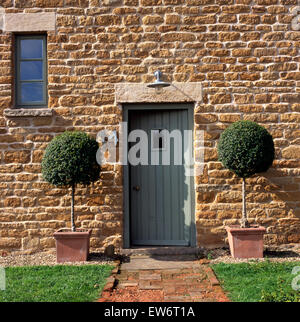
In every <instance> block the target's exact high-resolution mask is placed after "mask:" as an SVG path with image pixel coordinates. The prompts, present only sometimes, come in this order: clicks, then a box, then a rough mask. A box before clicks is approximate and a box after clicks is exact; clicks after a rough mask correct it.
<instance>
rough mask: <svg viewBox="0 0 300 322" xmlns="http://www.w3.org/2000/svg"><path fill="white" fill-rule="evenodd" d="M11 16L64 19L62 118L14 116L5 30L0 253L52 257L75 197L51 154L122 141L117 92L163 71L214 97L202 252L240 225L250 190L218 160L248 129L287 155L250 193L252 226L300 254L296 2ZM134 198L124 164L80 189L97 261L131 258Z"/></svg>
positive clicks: (212, 0)
mask: <svg viewBox="0 0 300 322" xmlns="http://www.w3.org/2000/svg"><path fill="white" fill-rule="evenodd" d="M0 5H1V6H2V7H4V8H5V12H6V14H16V13H22V14H25V13H31V14H32V13H35V14H37V15H38V14H39V13H45V12H47V13H49V12H50V13H51V12H52V13H55V19H56V23H55V28H54V30H51V28H49V29H50V30H49V29H47V30H45V32H47V35H48V37H47V40H48V48H47V52H48V83H49V85H48V93H49V106H48V107H49V109H50V111H49V110H47V111H44V113H41V112H35V111H33V112H32V111H25V112H24V111H21V112H20V111H11V109H12V108H13V107H14V105H13V104H14V103H13V95H14V93H13V81H14V77H13V72H14V68H13V48H14V45H13V44H14V33H13V32H11V31H9V32H8V31H7V32H5V31H3V32H1V31H0V193H1V199H0V250H3V251H20V250H21V251H23V252H24V251H27V252H31V251H37V250H42V249H43V250H53V249H54V247H55V241H54V239H53V237H52V235H53V232H54V231H55V230H57V229H58V228H61V227H67V226H69V219H70V215H69V212H70V208H69V207H70V193H69V191H67V190H63V189H57V188H55V187H53V186H50V185H48V184H46V183H45V182H43V181H42V178H41V174H40V161H41V158H42V155H43V151H44V149H45V147H46V146H47V144H48V142H49V141H50V140H51V139H52V138H53V137H54V136H55V135H57V134H59V133H61V132H63V131H65V130H73V129H76V130H83V131H85V132H87V133H90V134H92V135H96V133H97V132H98V131H99V130H101V129H103V128H109V129H115V128H116V127H117V125H118V124H119V122H120V121H122V106H121V105H120V104H119V102H118V101H117V99H116V97H118V95H117V93H116V90H115V88H118V86H115V85H116V84H118V83H148V82H152V81H153V72H154V71H155V70H157V69H160V70H161V71H162V72H163V74H164V76H165V80H166V81H169V82H173V83H176V82H180V83H189V84H193V83H197V84H199V83H201V84H202V89H203V100H202V101H199V102H197V104H196V108H195V129H196V130H204V131H205V166H204V173H203V175H202V176H197V177H196V178H195V183H196V187H195V190H196V196H195V197H196V226H197V241H198V245H199V246H214V245H223V244H224V237H225V235H226V233H225V229H224V226H225V225H226V224H232V223H238V220H239V218H240V216H241V207H242V205H241V181H240V180H239V179H237V178H236V177H234V176H233V175H232V173H230V172H229V171H227V170H224V168H223V167H222V165H221V164H220V163H219V162H217V152H216V142H217V139H218V137H219V135H220V133H221V132H222V131H223V130H224V129H225V128H226V127H227V126H229V124H230V123H232V122H234V121H237V120H240V119H245V120H253V121H256V122H258V123H259V124H261V125H263V126H264V127H266V128H267V129H268V130H269V131H270V132H271V134H272V135H273V138H274V141H275V145H276V161H275V162H274V164H273V167H272V168H271V169H270V170H269V171H268V172H267V173H265V174H262V175H260V176H255V177H253V178H251V179H249V180H248V182H249V185H248V187H247V190H248V197H247V201H248V213H249V217H250V221H251V222H253V223H254V222H255V223H259V224H261V225H263V226H265V227H266V228H267V235H266V236H265V242H266V243H269V244H278V243H288V242H300V233H299V232H300V200H299V196H300V193H299V192H300V191H299V190H300V189H299V185H300V170H299V166H300V138H299V135H300V127H299V122H300V104H299V98H300V92H299V89H298V85H299V82H300V71H299V61H300V60H299V46H300V32H298V31H294V30H292V28H291V22H292V19H293V18H294V16H293V14H292V9H293V8H294V7H295V6H296V5H297V1H296V0H253V1H251V0H187V1H183V0H103V1H101V0H26V1H25V0H14V1H12V0H2V1H1V2H0ZM10 19H11V18H10ZM23 27H24V31H27V32H28V26H25V24H23ZM26 28H27V29H26ZM41 29H42V27H41ZM17 31H20V30H19V29H18V30H17ZM41 31H43V30H41ZM166 90H167V89H166ZM51 110H52V111H51ZM122 198H123V186H122V168H121V166H120V165H106V166H104V167H103V169H102V173H101V180H100V181H99V182H97V183H96V184H94V185H92V186H90V187H89V188H83V187H81V188H79V189H78V191H77V196H76V213H77V220H76V221H77V226H78V227H82V228H86V227H90V228H92V229H93V233H92V239H91V246H92V249H93V250H99V249H102V248H103V247H104V246H105V245H108V244H109V243H114V244H115V245H116V246H121V245H122V234H123V201H122Z"/></svg>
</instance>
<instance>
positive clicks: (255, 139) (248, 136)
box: [218, 120, 275, 228]
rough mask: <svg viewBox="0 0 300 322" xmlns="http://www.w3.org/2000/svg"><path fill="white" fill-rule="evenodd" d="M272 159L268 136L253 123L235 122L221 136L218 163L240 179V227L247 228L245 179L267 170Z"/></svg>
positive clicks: (272, 152) (270, 141)
mask: <svg viewBox="0 0 300 322" xmlns="http://www.w3.org/2000/svg"><path fill="white" fill-rule="evenodd" d="M274 156H275V149H274V142H273V138H272V136H271V134H270V133H269V132H268V131H267V130H266V129H265V128H264V127H262V126H260V125H259V124H257V123H255V122H252V121H245V120H242V121H238V122H235V123H233V124H231V125H230V126H229V127H228V128H227V129H226V130H224V132H223V133H222V134H221V136H220V140H219V144H218V158H219V161H221V162H222V164H223V165H224V167H225V168H227V169H229V170H230V171H232V172H234V173H235V174H236V175H237V176H238V177H239V178H242V202H243V208H242V209H243V210H242V220H241V227H242V228H248V227H250V225H249V222H248V219H247V211H246V179H247V178H249V177H251V176H252V175H254V174H257V173H261V172H265V171H267V170H268V169H269V167H270V166H271V165H272V163H273V160H274Z"/></svg>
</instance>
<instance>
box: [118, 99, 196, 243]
mask: <svg viewBox="0 0 300 322" xmlns="http://www.w3.org/2000/svg"><path fill="white" fill-rule="evenodd" d="M122 107H123V121H124V122H127V124H128V121H129V115H128V114H129V113H128V112H129V111H142V110H149V111H151V110H168V109H170V110H182V109H185V110H188V123H189V128H190V129H192V130H194V104H193V103H139V104H123V105H122ZM191 148H192V151H194V145H193V146H192V147H191ZM126 153H128V150H127V151H126ZM193 153H194V152H193ZM129 183H130V180H129V165H128V164H126V165H123V187H124V220H123V248H130V247H131V244H130V186H129ZM190 191H191V228H190V229H191V230H190V245H189V246H188V247H196V243H197V241H196V224H195V187H194V177H193V176H190Z"/></svg>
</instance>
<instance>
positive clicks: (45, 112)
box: [4, 108, 53, 117]
mask: <svg viewBox="0 0 300 322" xmlns="http://www.w3.org/2000/svg"><path fill="white" fill-rule="evenodd" d="M52 115H53V110H52V109H49V108H14V109H5V110H4V116H6V117H32V116H37V117H41V116H46V117H47V116H48V117H49V116H52Z"/></svg>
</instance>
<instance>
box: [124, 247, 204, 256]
mask: <svg viewBox="0 0 300 322" xmlns="http://www.w3.org/2000/svg"><path fill="white" fill-rule="evenodd" d="M202 252H203V249H202V248H198V247H144V248H141V247H138V248H129V249H121V251H120V253H121V255H126V256H134V257H139V258H146V257H148V256H151V255H170V256H174V255H195V256H196V255H198V254H202Z"/></svg>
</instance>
